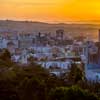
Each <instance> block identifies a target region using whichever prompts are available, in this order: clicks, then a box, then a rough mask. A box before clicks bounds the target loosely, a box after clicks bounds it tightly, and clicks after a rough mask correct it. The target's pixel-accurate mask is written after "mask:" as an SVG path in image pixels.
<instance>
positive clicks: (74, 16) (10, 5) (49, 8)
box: [0, 0, 100, 23]
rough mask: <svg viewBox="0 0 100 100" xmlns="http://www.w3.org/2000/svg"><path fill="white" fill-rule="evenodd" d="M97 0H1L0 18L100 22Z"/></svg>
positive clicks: (98, 2)
mask: <svg viewBox="0 0 100 100" xmlns="http://www.w3.org/2000/svg"><path fill="white" fill-rule="evenodd" d="M99 5H100V1H99V0H84V1H83V0H50V1H49V0H42V1H41V0H37V1H35V0H28V1H27V0H21V1H20V0H2V1H0V19H9V20H31V21H41V22H48V23H49V22H50V23H52V22H58V23H59V22H60V23H66V22H78V23H81V22H82V23H83V22H88V23H100V11H99V10H100V6H99Z"/></svg>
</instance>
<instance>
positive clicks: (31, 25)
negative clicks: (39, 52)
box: [0, 20, 100, 36]
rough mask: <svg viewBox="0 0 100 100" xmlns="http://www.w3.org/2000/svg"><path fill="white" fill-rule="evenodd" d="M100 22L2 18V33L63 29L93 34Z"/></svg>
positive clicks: (74, 33)
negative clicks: (49, 21)
mask: <svg viewBox="0 0 100 100" xmlns="http://www.w3.org/2000/svg"><path fill="white" fill-rule="evenodd" d="M99 28H100V24H77V23H70V24H66V23H58V24H57V23H54V24H53V23H44V22H37V21H34V22H32V21H12V20H0V33H3V32H9V33H17V32H18V33H23V34H24V33H33V34H37V33H38V32H41V33H49V32H50V33H52V34H55V32H56V30H58V29H63V30H64V31H65V33H66V34H67V33H68V34H71V35H74V36H76V35H79V34H82V33H84V34H87V33H90V34H92V35H93V36H95V34H97V31H98V29H99Z"/></svg>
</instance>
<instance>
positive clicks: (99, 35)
mask: <svg viewBox="0 0 100 100" xmlns="http://www.w3.org/2000/svg"><path fill="white" fill-rule="evenodd" d="M98 39H99V42H100V29H99V31H98Z"/></svg>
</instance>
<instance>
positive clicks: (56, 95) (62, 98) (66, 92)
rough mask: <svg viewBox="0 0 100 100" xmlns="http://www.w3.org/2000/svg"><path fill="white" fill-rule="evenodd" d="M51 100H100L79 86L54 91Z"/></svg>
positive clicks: (50, 96)
mask: <svg viewBox="0 0 100 100" xmlns="http://www.w3.org/2000/svg"><path fill="white" fill-rule="evenodd" d="M49 100H99V98H98V97H97V96H95V95H94V94H92V93H90V92H88V91H86V90H83V89H81V88H79V87H78V86H72V87H69V88H68V87H59V88H56V89H52V90H51V92H50V94H49Z"/></svg>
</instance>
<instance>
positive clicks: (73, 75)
mask: <svg viewBox="0 0 100 100" xmlns="http://www.w3.org/2000/svg"><path fill="white" fill-rule="evenodd" d="M69 70H70V71H69V73H68V75H67V79H68V81H69V82H71V83H72V84H77V82H79V81H82V80H83V79H84V74H83V71H82V70H81V69H80V68H78V67H77V65H76V64H75V63H72V65H71V68H70V69H69Z"/></svg>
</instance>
